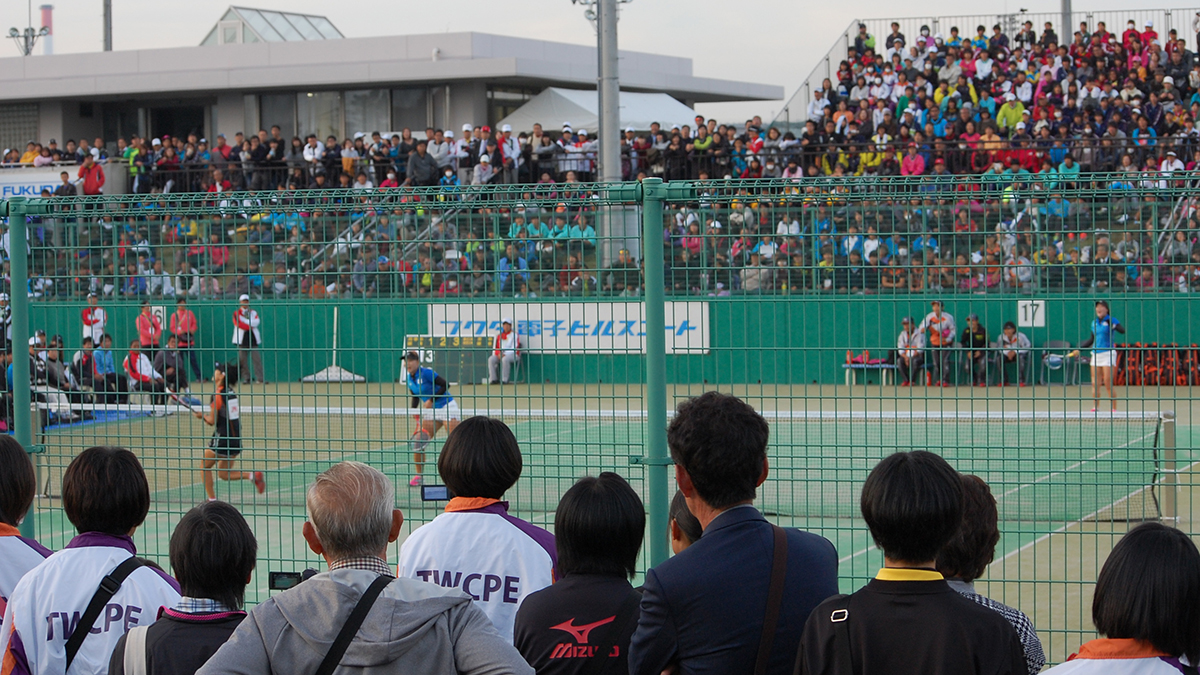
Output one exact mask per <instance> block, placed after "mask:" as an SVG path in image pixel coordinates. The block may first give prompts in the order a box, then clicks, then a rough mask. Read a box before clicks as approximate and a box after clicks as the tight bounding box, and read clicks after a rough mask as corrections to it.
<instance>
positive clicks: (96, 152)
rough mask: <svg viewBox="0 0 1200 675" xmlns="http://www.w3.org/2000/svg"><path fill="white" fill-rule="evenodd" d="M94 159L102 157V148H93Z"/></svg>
mask: <svg viewBox="0 0 1200 675" xmlns="http://www.w3.org/2000/svg"><path fill="white" fill-rule="evenodd" d="M91 155H92V159H100V148H92V152H91Z"/></svg>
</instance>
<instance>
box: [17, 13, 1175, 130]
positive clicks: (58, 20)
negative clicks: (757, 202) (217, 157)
mask: <svg viewBox="0 0 1200 675" xmlns="http://www.w3.org/2000/svg"><path fill="white" fill-rule="evenodd" d="M46 1H47V0H36V1H35V2H33V16H34V24H35V26H38V25H40V21H41V19H40V13H39V12H38V6H39V5H40V4H41V3H42V2H46ZM49 2H51V3H52V4H54V6H55V10H54V50H55V52H56V53H67V52H90V51H99V50H100V49H101V46H102V38H101V0H49ZM1144 3H1145V4H1144ZM229 4H230V2H229V0H113V15H114V19H113V44H114V48H115V49H117V50H123V49H144V48H152V47H180V46H193V45H198V44H199V43H200V41H201V40H202V39H204V36H205V35H206V34H207V33H208V30H209V29H210V28H212V26H213V24H214V23H216V21H217V19H219V18H220V16H221V15H222V14H223V13H224V11H225V9H226V8H227V7H228V6H229ZM988 4H989V5H990V9H987V10H984V9H983V8H984V5H982V4H981V5H978V6H972V9H977V10H982V11H987V12H989V13H1004V12H1008V11H1016V10H1017V9H1019V8H1026V9H1028V10H1029V11H1031V12H1054V11H1058V10H1059V8H1060V5H1059V2H1055V1H1054V0H998V1H997V2H993V3H988ZM245 5H246V6H249V7H259V8H263V9H275V10H285V11H293V12H300V13H305V14H322V15H325V16H327V17H329V19H330V20H331V21H333V23H334V25H336V26H337V27H338V29H340V30H341V31H342V33H343V34H345V35H346V36H347V37H364V36H374V35H410V34H418V33H439V32H450V31H476V32H486V33H497V34H500V35H512V36H517V37H529V38H536V39H542V40H554V41H558V42H568V43H574V44H595V34H594V33H593V31H592V27H591V25H590V24H589V23H588V22H587V20H586V19H584V17H583V11H584V10H583V8H582V7H580V6H578V5H573V4H571V1H570V0H491V1H487V0H438V2H436V3H423V2H422V3H416V2H411V1H401V2H397V1H396V0H354V1H353V2H342V3H332V2H329V1H328V0H245ZM26 6H27V1H26V0H0V30H2V31H3V32H7V29H8V28H9V27H10V26H17V27H18V28H24V27H25V25H27V20H26ZM1138 6H1147V7H1149V6H1153V7H1186V6H1195V5H1194V4H1193V3H1181V2H1178V1H1173V2H1155V1H1154V0H1151V1H1150V2H1149V3H1146V0H1098V1H1096V2H1088V3H1086V4H1085V3H1083V2H1078V1H1077V2H1076V3H1075V10H1076V11H1081V10H1084V9H1089V10H1104V9H1124V8H1131V7H1138ZM963 9H964V3H963V2H961V0H921V1H920V2H912V3H903V2H895V0H858V1H857V2H854V3H837V2H825V1H823V0H745V1H742V2H731V1H730V0H633V2H631V3H629V4H626V5H623V6H622V8H621V22H620V25H619V29H618V30H619V34H620V46H621V48H622V49H631V50H637V51H644V52H652V53H658V54H667V55H671V56H684V57H690V58H691V59H692V61H693V73H694V74H695V75H697V76H700V77H715V78H722V79H746V80H749V81H751V82H759V83H766V84H777V85H782V86H783V87H784V89H785V92H786V93H785V96H791V94H792V92H793V91H794V90H795V88H796V87H797V86H798V85H799V83H800V82H801V81H803V79H804V77H805V76H806V75H807V74H808V73H809V71H811V70H812V68H813V66H815V65H816V63H817V61H818V59H820V58H821V57H822V56H823V55H824V54H825V53H826V52H827V51H828V50H829V48H830V46H832V44H833V41H834V39H835V38H836V37H837V36H838V35H840V34H841V32H842V31H843V30H845V28H846V26H848V25H849V24H850V23H851V22H852V21H854V20H855V19H858V18H879V17H888V16H904V17H911V16H920V15H929V16H934V15H940V16H945V15H961V14H962V13H963ZM0 49H9V50H14V51H15V49H16V47H15V46H13V45H11V44H9V45H4V46H0ZM11 53H12V52H9V54H11ZM35 53H39V54H40V53H41V48H40V46H39V47H38V49H37V51H36V52H35ZM698 107H699V112H700V113H702V114H704V115H707V116H716V117H717V118H718V119H722V120H731V121H736V122H741V121H742V120H744V119H746V118H747V117H749V116H751V115H754V114H759V115H762V116H763V118H764V119H767V120H770V119H772V118H773V117H774V116H775V113H776V112H777V111H778V110H779V109H780V108H781V107H782V102H780V101H759V102H752V103H717V104H702V105H700V106H698Z"/></svg>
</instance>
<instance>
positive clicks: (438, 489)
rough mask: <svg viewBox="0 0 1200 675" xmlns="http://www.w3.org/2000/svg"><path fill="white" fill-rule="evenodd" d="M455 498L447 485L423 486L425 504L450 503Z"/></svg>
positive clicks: (422, 494) (422, 495)
mask: <svg viewBox="0 0 1200 675" xmlns="http://www.w3.org/2000/svg"><path fill="white" fill-rule="evenodd" d="M453 496H454V495H452V494H450V488H448V487H446V486H445V485H422V486H421V501H423V502H444V501H449V499H450V498H451V497H453Z"/></svg>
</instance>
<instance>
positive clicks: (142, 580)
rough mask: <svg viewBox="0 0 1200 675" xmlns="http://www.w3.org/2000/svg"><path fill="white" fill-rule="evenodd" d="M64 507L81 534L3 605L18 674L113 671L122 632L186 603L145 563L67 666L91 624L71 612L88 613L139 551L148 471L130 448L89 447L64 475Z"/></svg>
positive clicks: (5, 635)
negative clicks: (73, 642)
mask: <svg viewBox="0 0 1200 675" xmlns="http://www.w3.org/2000/svg"><path fill="white" fill-rule="evenodd" d="M62 505H63V511H64V512H65V513H66V515H67V519H68V520H70V521H71V524H72V525H74V526H75V529H76V531H78V532H79V534H78V535H77V536H76V537H75V538H74V539H72V540H71V541H70V542H69V543H68V544H67V546H66V548H64V549H63V550H61V551H59V552H57V553H55V554H54V555H52V556H50V557H49V558H47V559H46V561H45V562H43V563H42V564H41V565H38V566H37V567H36V568H34V569H33V570H30V571H29V573H27V574H26V575H25V577H24V578H23V579H21V582H20V583H18V584H17V588H16V590H14V591H13V594H12V596H11V597H10V598H9V599H8V607H7V608H6V609H5V610H4V625H3V626H2V627H0V648H3V650H4V653H3V661H4V664H5V667H6V668H8V667H9V664H12V666H11V668H12V671H13V672H15V673H31V674H32V675H51V674H55V675H61V673H64V672H74V673H107V672H108V663H109V657H110V656H111V655H112V652H113V648H114V647H115V646H116V644H117V640H119V639H120V638H121V636H122V635H124V634H125V633H126V632H127V631H128V630H129V629H130V628H133V627H134V626H145V625H148V624H152V623H154V621H155V620H156V619H157V618H158V615H159V613H160V612H161V611H162V610H163V609H165V608H167V607H173V606H175V604H176V603H177V602H179V597H180V596H179V584H177V583H175V580H174V579H172V578H171V577H169V576H167V575H166V574H165V573H164V572H163V571H162V570H160V569H158V568H157V567H154V566H150V565H147V564H145V562H144V561H143V562H142V564H141V565H140V566H137V567H134V568H133V569H132V571H130V572H129V574H128V576H127V577H126V578H125V580H124V581H123V582H122V583H121V586H120V588H118V589H117V591H116V593H114V594H113V595H112V597H111V598H110V599H109V600H108V603H107V604H106V606H105V610H104V611H103V612H102V613H101V616H99V617H98V618H97V619H96V621H95V622H94V623H93V624H92V626H91V630H90V631H89V634H87V635H84V639H83V642H82V643H80V645H79V649H78V652H76V654H75V658H74V660H73V661H71V662H70V664H68V658H67V641H68V640H69V639H70V638H69V637H68V636H69V635H71V634H73V631H75V630H83V629H84V628H83V626H82V624H76V623H75V622H74V620H73V618H72V617H73V616H75V615H76V614H78V615H80V616H82V615H83V614H84V611H85V610H86V609H87V606H88V604H89V603H90V602H91V599H92V596H94V595H95V594H96V590H97V588H99V586H100V582H101V581H102V580H103V579H104V578H105V577H107V576H109V575H110V574H111V573H112V572H114V571H115V570H116V569H117V568H118V567H120V566H121V565H123V564H125V563H126V561H128V560H129V559H130V558H133V557H134V556H136V555H137V550H136V549H135V548H134V545H133V533H134V531H135V530H137V528H138V526H140V525H141V524H142V522H143V521H145V520H146V514H147V513H149V511H150V485H149V483H148V482H147V481H146V472H145V471H143V470H142V465H141V463H140V462H138V459H137V457H136V456H135V455H134V454H133V453H132V452H130V451H128V450H126V449H125V448H117V447H107V446H97V447H92V448H88V449H87V450H84V451H83V452H81V453H79V455H78V456H76V457H75V459H73V460H71V463H70V465H68V466H67V470H66V471H65V472H64V473H63V479H62ZM118 609H119V611H120V615H119V616H118V615H117V614H116V612H117V610H118ZM92 631H94V632H92Z"/></svg>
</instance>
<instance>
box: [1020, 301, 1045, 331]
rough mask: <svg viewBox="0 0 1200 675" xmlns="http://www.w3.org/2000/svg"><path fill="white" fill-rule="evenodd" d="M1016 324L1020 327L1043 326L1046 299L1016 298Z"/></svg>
mask: <svg viewBox="0 0 1200 675" xmlns="http://www.w3.org/2000/svg"><path fill="white" fill-rule="evenodd" d="M1017 325H1018V326H1020V327H1022V328H1044V327H1045V326H1046V301H1045V300H1018V301H1017Z"/></svg>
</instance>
